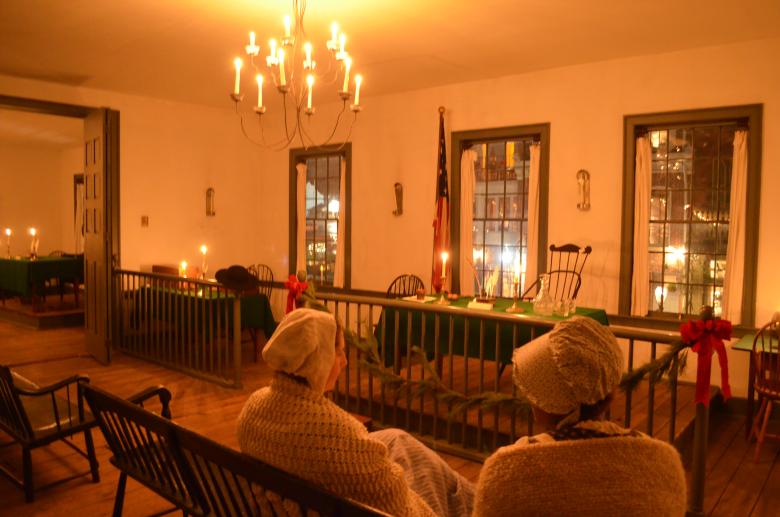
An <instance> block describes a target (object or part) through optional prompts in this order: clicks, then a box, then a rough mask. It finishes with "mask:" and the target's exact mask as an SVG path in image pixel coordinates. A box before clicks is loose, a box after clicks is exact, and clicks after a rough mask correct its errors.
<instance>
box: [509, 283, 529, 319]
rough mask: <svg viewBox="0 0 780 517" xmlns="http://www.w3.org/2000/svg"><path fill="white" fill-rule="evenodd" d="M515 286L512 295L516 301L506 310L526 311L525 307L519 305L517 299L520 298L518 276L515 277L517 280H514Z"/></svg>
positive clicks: (514, 311)
mask: <svg viewBox="0 0 780 517" xmlns="http://www.w3.org/2000/svg"><path fill="white" fill-rule="evenodd" d="M513 287H514V289H513V291H514V293H513V296H512V297H513V298H514V302H512V306H511V307H508V308H507V310H506V312H509V313H513V314H517V313H520V312H525V309H523V308H522V307H518V306H517V301H518V300H519V299H520V282H519V280H518V279H517V277H515V280H514V282H513Z"/></svg>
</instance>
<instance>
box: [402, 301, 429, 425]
mask: <svg viewBox="0 0 780 517" xmlns="http://www.w3.org/2000/svg"><path fill="white" fill-rule="evenodd" d="M424 317H425V315H424V314H422V313H420V319H424ZM413 319H414V313H412V312H409V313H408V316H407V318H406V382H407V383H409V381H411V380H412V320H413ZM423 324H424V322H423ZM411 410H412V393H411V390H407V392H406V427H405V428H404V429H410V427H409V420H410V418H411Z"/></svg>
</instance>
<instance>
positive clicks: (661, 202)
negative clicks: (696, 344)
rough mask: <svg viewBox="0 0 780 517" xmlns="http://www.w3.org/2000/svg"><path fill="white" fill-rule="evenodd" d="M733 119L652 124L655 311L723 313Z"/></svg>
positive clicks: (652, 282) (652, 295) (652, 285)
mask: <svg viewBox="0 0 780 517" xmlns="http://www.w3.org/2000/svg"><path fill="white" fill-rule="evenodd" d="M735 129H736V126H735V125H734V124H710V125H701V126H688V127H666V128H664V127H656V128H650V131H649V133H648V136H649V138H650V142H651V148H652V183H651V185H652V193H651V199H650V242H649V253H650V257H649V259H650V260H649V270H650V286H649V289H650V311H651V313H656V314H660V313H672V314H693V313H697V312H698V311H699V309H701V307H702V306H704V305H710V306H713V307H714V308H715V312H716V314H719V313H720V308H721V301H722V294H723V280H724V273H725V270H726V249H727V245H728V235H729V197H730V193H731V161H732V154H733V141H734V131H735Z"/></svg>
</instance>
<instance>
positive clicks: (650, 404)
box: [647, 341, 656, 436]
mask: <svg viewBox="0 0 780 517" xmlns="http://www.w3.org/2000/svg"><path fill="white" fill-rule="evenodd" d="M655 354H656V343H655V341H652V342H651V343H650V360H651V361H655ZM654 415H655V381H654V380H653V379H652V378H650V379H648V393H647V434H648V435H649V436H653V416H654Z"/></svg>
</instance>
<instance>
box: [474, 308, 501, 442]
mask: <svg viewBox="0 0 780 517" xmlns="http://www.w3.org/2000/svg"><path fill="white" fill-rule="evenodd" d="M496 327H498V325H497V324H496ZM496 332H498V328H496ZM478 379H479V380H478V383H477V386H478V388H477V389H478V390H479V393H482V392H483V391H485V320H483V319H481V320H479V377H478ZM477 450H478V451H480V452H482V408H481V407H480V408H477Z"/></svg>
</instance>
